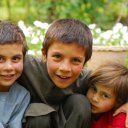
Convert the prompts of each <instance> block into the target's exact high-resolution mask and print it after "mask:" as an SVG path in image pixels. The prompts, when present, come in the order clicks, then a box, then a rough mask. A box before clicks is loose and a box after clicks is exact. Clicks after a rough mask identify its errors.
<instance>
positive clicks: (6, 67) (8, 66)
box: [4, 61, 13, 70]
mask: <svg viewBox="0 0 128 128" xmlns="http://www.w3.org/2000/svg"><path fill="white" fill-rule="evenodd" d="M4 67H5V69H6V70H11V69H13V64H12V62H11V61H7V62H6V63H5V65H4Z"/></svg>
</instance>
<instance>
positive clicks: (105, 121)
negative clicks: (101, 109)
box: [91, 111, 126, 128]
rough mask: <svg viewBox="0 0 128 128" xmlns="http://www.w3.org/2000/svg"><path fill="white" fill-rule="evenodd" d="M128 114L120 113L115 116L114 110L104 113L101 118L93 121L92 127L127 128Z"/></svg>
mask: <svg viewBox="0 0 128 128" xmlns="http://www.w3.org/2000/svg"><path fill="white" fill-rule="evenodd" d="M125 120H126V114H125V113H119V114H118V115H117V116H113V112H112V111H110V112H107V113H105V114H103V115H102V116H101V117H100V119H99V120H97V121H92V123H91V128H101V127H102V128H126V127H125Z"/></svg>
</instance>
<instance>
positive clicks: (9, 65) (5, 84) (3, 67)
mask: <svg viewBox="0 0 128 128" xmlns="http://www.w3.org/2000/svg"><path fill="white" fill-rule="evenodd" d="M22 49H23V45H22V44H4V45H0V91H8V89H9V87H10V86H11V85H12V84H13V83H14V82H15V81H16V80H17V78H18V77H19V76H20V75H21V73H22V70H23V52H22Z"/></svg>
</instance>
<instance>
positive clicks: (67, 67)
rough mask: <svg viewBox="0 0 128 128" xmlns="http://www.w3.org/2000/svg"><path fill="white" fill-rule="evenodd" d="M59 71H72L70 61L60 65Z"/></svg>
mask: <svg viewBox="0 0 128 128" xmlns="http://www.w3.org/2000/svg"><path fill="white" fill-rule="evenodd" d="M59 69H60V70H61V71H71V64H70V63H69V62H68V61H63V62H62V63H61V64H60V67H59Z"/></svg>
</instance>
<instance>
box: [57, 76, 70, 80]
mask: <svg viewBox="0 0 128 128" xmlns="http://www.w3.org/2000/svg"><path fill="white" fill-rule="evenodd" d="M57 77H59V78H61V79H64V80H66V79H69V78H70V77H67V76H60V75H57Z"/></svg>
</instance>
